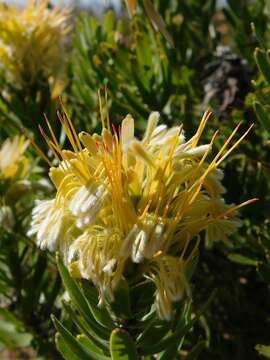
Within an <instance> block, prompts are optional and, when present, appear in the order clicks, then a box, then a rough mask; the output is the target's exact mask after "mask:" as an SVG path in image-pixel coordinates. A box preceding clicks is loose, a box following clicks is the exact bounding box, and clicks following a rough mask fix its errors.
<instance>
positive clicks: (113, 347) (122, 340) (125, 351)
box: [110, 329, 139, 360]
mask: <svg viewBox="0 0 270 360" xmlns="http://www.w3.org/2000/svg"><path fill="white" fill-rule="evenodd" d="M110 351H111V358H112V360H138V359H139V357H138V354H137V351H136V347H135V343H134V342H133V340H132V338H131V336H130V335H129V333H128V332H127V331H125V330H123V329H115V330H113V331H112V333H111V339H110Z"/></svg>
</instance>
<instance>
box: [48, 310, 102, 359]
mask: <svg viewBox="0 0 270 360" xmlns="http://www.w3.org/2000/svg"><path fill="white" fill-rule="evenodd" d="M52 321H53V323H54V326H55V328H56V330H57V331H58V332H59V333H60V335H61V336H62V338H63V341H64V342H65V344H66V345H67V347H68V348H69V349H70V351H71V352H72V353H73V354H74V355H76V356H78V357H79V358H80V359H84V360H87V359H89V360H108V358H107V357H106V356H103V355H99V354H96V353H94V352H93V351H91V350H89V349H87V348H85V346H83V345H82V344H80V343H79V342H78V341H77V340H76V339H75V338H74V337H73V335H72V334H71V333H70V332H69V331H68V330H67V329H66V328H65V327H64V326H63V325H62V324H61V323H60V321H59V320H57V319H56V317H55V316H53V315H52Z"/></svg>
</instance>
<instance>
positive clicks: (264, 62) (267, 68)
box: [254, 48, 270, 84]
mask: <svg viewBox="0 0 270 360" xmlns="http://www.w3.org/2000/svg"><path fill="white" fill-rule="evenodd" d="M254 58H255V61H256V63H257V65H258V68H259V70H260V72H261V73H262V75H263V76H264V78H265V80H266V81H267V82H268V84H270V63H269V61H268V59H267V56H266V53H265V51H263V50H261V49H259V48H256V49H255V52H254Z"/></svg>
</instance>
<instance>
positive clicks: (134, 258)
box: [29, 112, 246, 319]
mask: <svg viewBox="0 0 270 360" xmlns="http://www.w3.org/2000/svg"><path fill="white" fill-rule="evenodd" d="M209 116H210V113H208V112H207V113H206V114H205V115H204V117H203V119H202V121H201V123H200V126H199V128H198V130H197V132H196V133H195V135H194V136H193V137H192V138H191V139H190V140H188V141H186V139H185V136H184V133H183V131H182V127H181V126H176V127H173V128H167V126H166V125H158V121H159V114H158V113H156V112H154V113H152V114H151V115H150V117H149V120H148V125H147V129H146V132H145V135H144V137H143V138H142V139H141V140H139V139H137V138H136V137H135V136H134V120H133V118H132V117H131V116H130V115H128V116H127V117H126V118H125V119H124V120H123V122H122V125H121V127H120V128H119V129H115V128H114V129H113V130H111V127H110V124H109V121H108V124H107V126H105V123H104V122H105V121H104V120H103V130H102V133H101V135H97V134H94V135H90V134H88V133H85V132H82V133H80V134H79V135H78V136H77V134H76V132H75V131H74V128H73V125H72V123H71V121H70V120H69V119H68V117H66V116H63V117H61V119H60V120H61V122H62V124H63V126H64V128H65V131H66V133H67V135H68V137H69V141H70V143H71V145H72V147H73V151H69V150H62V149H61V148H60V146H59V144H58V142H57V141H56V138H55V136H54V134H53V133H52V131H51V139H50V138H49V137H48V136H47V135H46V134H45V133H44V136H45V139H46V141H47V142H48V144H49V146H50V148H51V150H52V151H53V152H54V154H55V157H56V159H58V162H59V165H58V166H57V167H52V168H51V170H50V177H51V179H52V181H53V183H54V185H55V187H56V189H57V192H56V196H55V197H54V198H53V199H51V200H43V201H39V203H38V204H37V205H36V207H35V208H34V210H33V218H32V224H31V229H30V231H29V235H33V234H35V235H36V236H37V242H38V245H39V246H40V247H41V248H43V249H45V248H48V249H49V250H59V251H60V252H61V253H62V255H63V257H64V259H65V261H66V264H67V266H68V267H69V270H70V273H71V274H72V275H73V276H75V277H81V278H85V279H89V280H91V281H92V282H93V283H94V284H95V286H97V287H98V289H99V292H100V299H101V302H102V300H104V299H111V300H112V299H113V293H114V289H115V287H116V286H117V284H118V283H119V280H120V279H121V278H122V277H125V275H126V271H127V268H128V269H129V270H128V273H129V276H130V271H131V270H130V269H131V268H133V271H134V272H135V274H134V276H136V277H141V279H142V278H146V279H148V281H152V282H154V284H155V285H156V307H157V311H158V314H159V316H160V317H161V318H162V319H170V318H171V314H172V303H173V302H175V301H179V300H180V299H181V298H182V297H183V294H184V293H185V292H186V291H187V290H188V284H187V279H186V269H187V267H188V266H189V265H190V264H191V263H192V260H193V257H194V256H195V255H196V253H197V247H198V241H199V239H200V235H201V234H202V233H203V232H204V233H205V236H206V239H207V241H208V242H210V243H211V242H213V241H218V240H223V241H227V237H228V236H229V235H230V234H231V233H232V232H234V231H235V230H236V229H237V227H238V226H239V225H240V221H239V219H238V218H237V217H236V210H237V208H239V207H240V206H242V205H243V204H241V205H238V206H236V207H233V206H231V205H227V204H226V203H225V202H224V199H223V198H222V195H223V193H224V192H225V189H224V187H223V186H222V184H221V180H222V176H223V175H222V171H221V170H220V169H218V166H219V164H220V163H221V161H222V160H223V159H224V158H225V157H226V156H227V155H229V153H230V152H231V151H232V150H233V149H234V147H236V146H237V145H238V143H239V142H240V141H241V140H242V139H243V138H244V136H245V135H246V133H245V134H244V135H243V136H242V137H241V138H240V139H239V140H238V141H237V142H236V143H235V144H234V145H232V146H230V143H231V141H232V138H233V136H234V135H235V133H236V132H237V129H238V127H237V128H236V129H235V130H234V132H233V133H232V135H231V136H230V137H229V139H228V140H227V141H226V143H225V144H224V145H223V147H222V148H221V150H220V151H219V152H218V154H217V155H216V156H214V157H213V159H212V160H211V161H208V162H207V161H206V159H207V158H209V154H210V152H211V149H212V144H213V142H214V139H215V137H216V135H217V134H215V135H214V137H213V139H212V141H211V143H210V144H207V145H198V142H199V139H200V136H201V134H202V131H203V129H204V127H205V125H206V123H207V120H208V118H209ZM49 128H50V126H49ZM50 130H51V129H50ZM131 264H133V265H132V267H131V268H130V265H131Z"/></svg>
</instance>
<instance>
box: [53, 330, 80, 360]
mask: <svg viewBox="0 0 270 360" xmlns="http://www.w3.org/2000/svg"><path fill="white" fill-rule="evenodd" d="M55 344H56V349H57V350H58V351H59V352H60V354H61V355H62V356H63V358H64V359H65V360H81V358H80V357H78V356H77V355H76V354H75V353H73V351H71V349H70V348H69V346H68V345H67V344H66V343H65V341H64V340H63V337H62V336H61V335H60V334H59V333H58V332H57V333H56V334H55Z"/></svg>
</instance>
